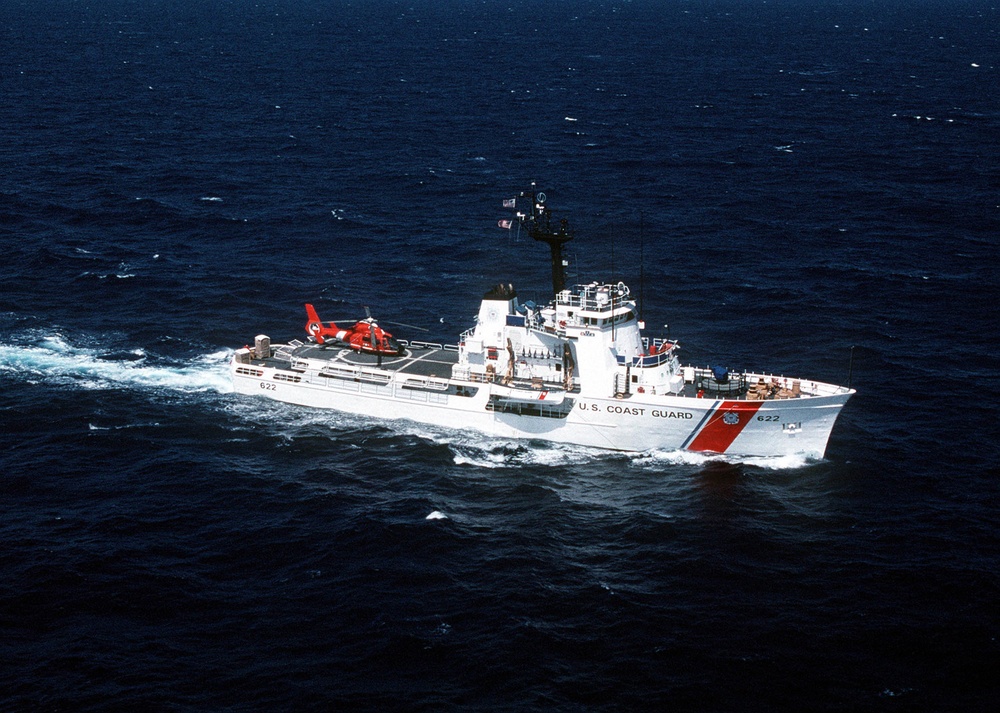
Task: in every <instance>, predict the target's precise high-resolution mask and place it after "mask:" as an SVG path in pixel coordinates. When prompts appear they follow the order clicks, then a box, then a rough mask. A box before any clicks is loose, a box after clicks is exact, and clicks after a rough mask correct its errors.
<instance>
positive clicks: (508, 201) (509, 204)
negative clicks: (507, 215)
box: [503, 198, 517, 208]
mask: <svg viewBox="0 0 1000 713" xmlns="http://www.w3.org/2000/svg"><path fill="white" fill-rule="evenodd" d="M516 202H517V198H507V199H505V200H504V202H503V207H504V208H513V207H514V203H516Z"/></svg>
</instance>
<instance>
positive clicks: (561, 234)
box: [504, 183, 573, 295]
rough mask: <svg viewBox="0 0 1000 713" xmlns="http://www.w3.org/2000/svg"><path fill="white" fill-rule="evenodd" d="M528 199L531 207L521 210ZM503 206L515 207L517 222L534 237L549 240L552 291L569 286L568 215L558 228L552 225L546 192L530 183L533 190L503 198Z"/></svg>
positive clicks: (557, 291)
mask: <svg viewBox="0 0 1000 713" xmlns="http://www.w3.org/2000/svg"><path fill="white" fill-rule="evenodd" d="M520 199H526V202H528V203H529V204H530V206H531V208H530V210H528V211H527V212H525V211H523V210H522V209H521V206H522V204H523V202H524V201H522V200H520ZM504 206H505V207H508V208H515V210H516V213H515V215H516V217H517V219H518V221H519V222H520V223H521V224H522V225H525V226H526V228H527V231H528V235H530V236H531V238H532V239H533V240H537V241H538V242H540V243H546V244H548V246H549V253H550V255H551V258H552V291H553V293H554V294H556V295H558V294H559V293H560V292H562V291H563V290H564V289H566V270H565V265H566V263H565V262H564V261H563V253H562V249H563V245H565V244H566V243H568V242H569V241H570V240H572V239H573V233H572V232H570V229H569V221H567V220H566V219H565V218H563V219H562V220H560V221H559V227H558V228H557V229H553V227H552V212H551V211H550V210H549V209H548V208H546V206H545V194H544V193H542V192H536V191H535V184H534V183H532V184H531V190H530V191H522V192H521V194H520V195H519V196H518V198H517V199H515V200H510V201H504Z"/></svg>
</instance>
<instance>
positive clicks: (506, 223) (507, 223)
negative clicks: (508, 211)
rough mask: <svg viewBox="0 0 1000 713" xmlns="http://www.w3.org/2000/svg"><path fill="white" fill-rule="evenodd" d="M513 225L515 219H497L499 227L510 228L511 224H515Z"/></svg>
mask: <svg viewBox="0 0 1000 713" xmlns="http://www.w3.org/2000/svg"><path fill="white" fill-rule="evenodd" d="M513 225H514V221H513V220H498V221H497V227H498V228H503V229H504V230H510V229H511V226H513Z"/></svg>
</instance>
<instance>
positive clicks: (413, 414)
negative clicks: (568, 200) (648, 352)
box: [232, 350, 853, 457]
mask: <svg viewBox="0 0 1000 713" xmlns="http://www.w3.org/2000/svg"><path fill="white" fill-rule="evenodd" d="M351 356H356V355H350V354H348V353H346V350H342V351H341V352H340V354H339V355H338V357H339V358H338V359H335V361H336V362H337V363H340V360H341V359H343V358H344V357H348V358H349V357H351ZM306 363H307V362H300V363H299V366H300V367H302V366H305V364H306ZM266 364H267V361H259V362H257V363H251V364H249V365H247V364H245V363H242V362H240V361H238V359H234V361H233V365H232V369H233V382H234V386H235V390H236V391H237V392H238V393H242V394H247V395H253V396H265V397H267V398H271V399H275V400H278V401H283V402H286V403H291V404H297V405H300V406H307V407H312V408H322V409H335V410H337V411H342V412H345V413H353V414H360V415H364V416H369V417H373V418H376V419H408V420H410V421H414V422H417V423H423V424H429V425H433V426H438V427H441V428H446V429H471V430H475V431H478V432H481V433H483V434H486V435H489V436H495V437H501V438H509V439H539V440H547V441H556V442H559V443H568V444H575V445H581V446H589V447H594V448H602V449H611V450H620V451H650V450H665V451H673V450H691V451H699V452H707V453H729V454H738V455H742V456H783V455H793V454H799V455H806V456H811V457H822V455H823V454H824V453H825V451H826V446H827V441H828V440H829V438H830V432H831V430H832V428H833V425H834V422H835V421H836V419H837V415H838V414H839V412H840V409H841V407H842V406H843V405H844V403H846V401H847V400H848V398H850V396H851V394H852V393H853V392H852V391H850V390H848V389H845V388H843V387H837V386H833V385H830V384H823V383H819V382H806V383H805V384H803V385H802V387H801V388H802V390H803V391H804V392H810V393H811V394H812V395H800V396H799V397H797V398H789V399H777V400H747V399H745V398H712V397H706V396H702V397H698V396H696V395H694V396H685V395H673V394H663V395H658V394H639V393H634V394H629V395H627V396H622V397H621V398H615V397H607V398H600V397H588V396H581V395H579V394H574V393H572V392H559V393H558V394H553V393H552V392H546V391H545V390H544V389H538V390H534V391H532V390H527V389H520V390H519V389H511V388H510V387H503V386H501V385H499V384H491V383H483V382H480V381H466V380H455V379H438V380H436V381H434V382H433V388H427V387H424V388H413V386H412V382H411V381H410V380H408V379H407V378H406V375H407V374H406V372H404V371H397V372H393V371H392V370H391V367H392V366H394V365H393V364H387V365H386V366H385V368H383V369H378V368H367V369H365V370H364V372H365V373H360V370H359V372H358V373H357V374H356V375H355V377H353V378H347V377H348V376H349V375H346V374H345V375H343V376H344V378H331V377H328V376H321V375H320V373H321V371H322V369H323V366H322V365H321V364H320V363H313V364H311V368H305V369H302V368H300V369H298V370H295V371H292V370H291V369H289V368H287V367H284V368H283V365H281V364H280V363H279V364H278V365H272V366H267V365H266ZM379 377H381V378H379ZM747 377H748V380H749V381H750V382H751V383H755V382H757V381H758V380H759V379H764V380H766V381H768V382H769V381H770V380H771V379H772V377H770V376H766V377H765V376H761V375H756V374H750V375H747ZM292 379H297V381H293V380H292ZM473 392H474V395H472V396H468V395H462V394H467V393H473ZM512 392H514V393H512ZM517 392H521V393H517ZM550 394H551V395H550ZM547 399H549V400H548V401H547ZM557 399H558V403H556V401H557Z"/></svg>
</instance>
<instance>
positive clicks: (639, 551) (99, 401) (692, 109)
mask: <svg viewBox="0 0 1000 713" xmlns="http://www.w3.org/2000/svg"><path fill="white" fill-rule="evenodd" d="M998 87H1000V6H998V5H997V3H996V2H994V1H993V0H985V1H978V0H950V1H947V0H922V1H921V0H916V1H914V2H902V1H901V0H899V1H893V0H886V1H885V2H880V1H868V0H798V1H796V0H768V1H766V2H765V1H764V0H744V1H737V0H661V1H659V2H656V1H654V0H632V1H629V0H577V1H575V2H569V1H568V0H434V1H433V2H431V1H429V0H406V1H403V2H397V1H395V0H367V1H362V0H352V1H350V2H348V1H343V0H327V1H320V0H298V1H296V2H293V1H291V0H258V1H256V2H254V1H251V0H229V1H224V0H217V1H214V2H209V1H206V2H195V1H194V0H189V1H188V2H168V1H167V0H52V1H50V2H45V3H40V2H33V1H29V0H3V2H0V99H2V101H0V166H2V171H0V248H2V252H0V466H2V467H0V513H2V515H0V538H2V539H0V710H3V711H73V712H78V711H109V710H127V711H176V712H187V711H213V712H214V711H355V710H358V711H646V710H665V711H986V710H995V709H994V708H992V707H991V706H992V705H995V704H996V701H997V700H998V697H1000V641H998V637H1000V447H998V440H1000V426H998V422H1000V417H998V408H997V404H998V399H1000V358H998V353H997V349H998V343H1000V319H998V303H1000V268H998V257H1000V250H998V246H1000V98H998V92H997V88H998ZM532 182H536V183H537V188H539V189H541V190H544V191H545V192H546V193H547V195H548V205H550V206H551V208H552V210H553V211H554V213H555V214H556V215H557V217H565V218H567V219H568V220H569V221H570V227H571V228H572V229H573V231H574V232H575V238H574V240H573V241H572V242H571V243H570V244H569V245H568V257H569V261H570V268H569V269H570V281H571V282H572V281H580V282H589V281H591V280H595V279H614V280H624V281H626V282H627V283H629V284H630V285H632V287H633V292H634V293H635V292H639V291H640V289H641V293H642V297H643V316H644V317H645V319H646V322H647V324H648V325H649V328H650V331H651V332H653V333H654V335H669V336H670V337H671V338H675V339H678V340H679V341H680V344H681V347H682V350H683V351H682V356H683V361H685V362H690V363H695V364H699V365H707V364H721V365H726V366H729V367H730V368H734V369H735V368H755V369H760V370H766V371H770V372H774V373H782V374H789V375H796V376H802V377H805V378H809V379H818V380H823V381H829V382H834V383H839V384H846V383H847V382H848V380H850V382H851V385H852V386H853V387H854V388H856V389H857V391H858V393H857V395H856V396H855V397H854V398H853V399H852V400H851V401H850V402H849V404H848V405H847V407H846V408H845V409H844V410H843V412H842V414H841V417H840V420H839V421H838V423H837V425H836V428H835V429H834V431H833V435H832V439H831V441H830V446H829V449H828V451H827V453H826V457H825V458H824V459H822V460H810V459H805V458H773V459H767V458H758V459H750V460H740V459H738V458H718V457H706V456H703V455H693V454H684V453H674V452H651V453H642V454H632V455H626V454H620V453H612V452H602V451H596V450H588V449H582V448H577V447H566V446H559V445H552V444H546V443H536V442H515V441H496V440H491V439H489V438H487V437H484V436H479V435H475V434H471V433H460V432H448V431H442V430H437V429H432V428H429V427H426V426H419V425H416V424H409V423H402V422H379V421H375V420H371V419H366V418H360V417H355V416H347V415H339V414H336V413H333V412H321V411H315V410H309V409H305V408H298V407H291V406H287V405H282V404H278V403H276V402H270V401H266V400H263V399H260V400H258V399H254V398H250V397H244V396H237V395H235V394H233V393H232V390H231V385H230V383H229V379H228V376H227V370H226V363H227V360H228V359H229V358H230V356H231V355H232V352H233V350H234V349H236V348H239V347H241V346H243V345H244V344H247V343H248V342H252V340H253V338H254V336H255V335H256V334H258V333H266V334H268V335H270V336H271V337H272V339H274V340H275V341H285V340H288V339H291V338H296V337H298V338H304V336H305V332H304V331H303V325H304V324H305V320H306V317H305V311H304V310H303V304H304V303H305V302H313V303H314V304H316V305H317V308H318V309H319V310H320V313H321V315H322V316H323V317H324V318H326V319H348V318H352V317H353V318H360V317H362V316H363V315H364V308H365V307H368V308H370V310H371V311H372V313H373V314H375V315H376V316H377V317H379V318H380V319H383V320H396V321H399V322H403V323H405V324H406V325H410V326H399V327H395V328H394V329H393V332H394V334H395V335H396V336H397V337H402V338H409V339H422V340H429V341H440V342H448V343H455V342H456V341H457V339H458V335H459V334H460V332H462V331H463V330H465V329H466V328H468V327H470V326H472V324H473V320H474V316H475V314H476V311H477V309H478V305H479V300H480V299H481V297H482V294H483V293H484V292H485V291H486V290H487V289H489V288H490V287H491V286H492V285H494V284H496V283H498V282H501V281H502V282H512V283H514V285H515V286H516V287H517V288H518V291H519V294H520V296H521V298H522V300H523V299H529V298H531V299H535V300H536V301H541V300H546V299H548V297H549V292H550V289H551V288H550V282H549V264H548V255H547V250H546V248H545V247H544V246H543V245H539V244H537V243H534V242H533V241H531V240H529V239H526V238H525V237H524V236H523V235H521V236H519V235H518V234H517V233H516V231H503V230H500V229H498V227H497V221H498V219H500V218H504V217H507V213H506V212H505V211H504V210H503V209H502V207H501V202H502V200H503V199H505V198H509V197H511V196H513V195H514V194H515V193H517V192H519V191H522V190H526V189H528V188H529V187H530V185H531V183H532ZM417 327H419V328H421V329H420V330H418V329H416V328H417ZM422 330H428V331H422ZM852 351H853V360H852ZM435 511H436V512H439V513H441V514H443V515H444V517H443V518H440V519H428V515H430V514H431V513H434V512H435Z"/></svg>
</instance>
